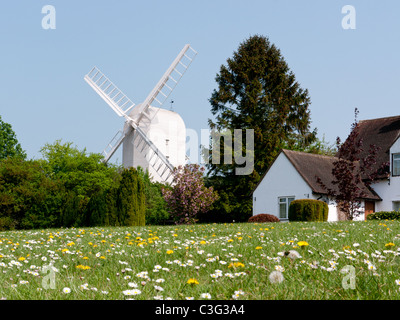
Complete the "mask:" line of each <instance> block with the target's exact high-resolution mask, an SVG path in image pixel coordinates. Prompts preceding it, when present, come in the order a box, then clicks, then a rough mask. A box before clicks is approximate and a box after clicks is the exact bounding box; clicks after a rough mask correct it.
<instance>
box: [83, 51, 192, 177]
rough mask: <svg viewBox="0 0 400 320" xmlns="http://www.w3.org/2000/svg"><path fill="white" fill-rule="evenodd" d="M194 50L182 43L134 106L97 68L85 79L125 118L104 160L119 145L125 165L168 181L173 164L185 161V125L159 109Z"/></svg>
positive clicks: (170, 113) (176, 116)
mask: <svg viewBox="0 0 400 320" xmlns="http://www.w3.org/2000/svg"><path fill="white" fill-rule="evenodd" d="M196 55H197V52H196V51H195V50H194V49H192V48H191V47H190V45H189V44H187V45H185V46H184V47H183V49H182V51H181V52H180V53H179V54H178V56H177V57H176V58H175V60H174V61H173V62H172V64H171V66H170V67H169V68H168V70H167V71H166V72H165V73H164V75H163V76H162V78H161V79H160V81H159V82H158V83H157V85H156V86H155V87H154V88H153V90H152V91H151V92H150V94H149V95H148V96H147V98H146V99H145V100H144V101H143V102H142V103H140V104H137V105H135V104H134V103H133V102H132V101H131V100H130V99H129V98H128V97H127V96H126V95H125V94H124V93H122V91H121V90H120V89H118V88H117V86H116V85H115V84H114V83H112V82H111V81H110V80H109V79H108V78H107V77H106V76H105V75H104V74H103V73H102V72H101V71H100V70H99V69H98V68H97V67H94V68H93V69H92V70H91V71H90V72H89V73H88V74H87V75H85V77H84V79H85V81H86V82H87V83H88V84H89V85H90V86H91V87H92V88H93V89H94V91H96V92H97V93H98V94H99V95H100V97H101V98H103V100H104V101H105V102H106V103H107V104H108V105H109V106H110V107H111V108H112V109H113V110H114V111H115V112H116V114H117V115H118V116H120V117H124V118H125V124H124V127H123V129H122V130H119V131H118V132H117V134H116V135H115V136H114V138H113V139H112V140H111V142H110V143H109V144H108V145H107V147H106V148H105V149H104V151H103V154H104V161H105V162H107V161H109V159H110V158H111V157H112V155H113V154H114V153H115V151H117V149H118V148H119V147H120V146H121V144H122V163H123V165H124V167H125V168H129V167H138V166H141V167H142V168H143V169H144V170H146V169H147V170H149V173H150V176H151V177H153V179H154V180H155V181H159V182H170V181H171V180H172V171H173V169H174V167H176V166H179V165H184V164H185V162H186V159H185V153H186V150H185V149H186V148H185V144H186V127H185V124H184V122H183V120H182V118H181V117H180V116H179V114H177V113H176V112H173V111H170V110H166V109H161V106H162V105H163V103H164V102H165V100H166V99H167V98H168V97H169V95H170V94H171V92H172V91H173V90H174V88H175V86H176V85H177V84H178V82H179V80H180V79H181V78H182V76H183V75H184V73H185V72H186V70H187V69H188V67H189V66H190V64H191V63H192V61H193V59H194V58H195V56H196Z"/></svg>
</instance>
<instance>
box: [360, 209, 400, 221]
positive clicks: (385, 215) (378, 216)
mask: <svg viewBox="0 0 400 320" xmlns="http://www.w3.org/2000/svg"><path fill="white" fill-rule="evenodd" d="M367 220H400V212H399V211H379V212H374V213H371V214H369V215H367Z"/></svg>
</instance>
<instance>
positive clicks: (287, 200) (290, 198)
mask: <svg viewBox="0 0 400 320" xmlns="http://www.w3.org/2000/svg"><path fill="white" fill-rule="evenodd" d="M295 199H296V197H295V196H283V197H278V218H279V219H280V220H288V219H289V206H290V203H291V202H292V201H293V200H295ZM282 200H283V201H282ZM281 205H285V215H286V216H285V217H282V216H281Z"/></svg>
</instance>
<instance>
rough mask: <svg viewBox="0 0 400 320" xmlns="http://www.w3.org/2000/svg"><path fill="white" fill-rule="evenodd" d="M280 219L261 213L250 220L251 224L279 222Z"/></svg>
mask: <svg viewBox="0 0 400 320" xmlns="http://www.w3.org/2000/svg"><path fill="white" fill-rule="evenodd" d="M279 221H280V220H279V218H278V217H276V216H274V215H272V214H268V213H259V214H256V215H254V216H251V217H250V218H249V222H279Z"/></svg>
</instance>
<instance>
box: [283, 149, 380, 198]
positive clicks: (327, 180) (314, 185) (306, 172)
mask: <svg viewBox="0 0 400 320" xmlns="http://www.w3.org/2000/svg"><path fill="white" fill-rule="evenodd" d="M282 152H283V153H284V154H285V156H286V157H287V158H288V159H289V161H290V162H291V163H292V165H293V166H294V167H295V169H296V170H297V171H298V173H299V174H300V175H301V176H302V177H303V179H304V180H305V181H306V182H307V184H308V185H309V186H310V188H311V190H312V191H313V192H314V193H316V194H327V192H326V190H325V189H324V188H323V187H322V186H321V185H320V184H319V183H318V182H317V178H316V177H317V176H318V177H319V178H320V179H321V181H322V182H323V184H324V185H325V186H326V187H328V188H330V189H332V190H337V186H336V185H334V184H332V180H334V177H333V175H332V169H333V162H334V161H335V160H336V159H337V158H335V157H330V156H323V155H318V154H312V153H305V152H299V151H291V150H286V149H283V150H282ZM360 188H361V189H362V190H363V191H364V192H365V194H366V196H365V197H364V199H370V200H381V198H380V197H379V196H378V195H377V194H376V193H375V192H374V191H373V190H371V189H370V188H367V187H366V186H365V185H364V184H363V185H361V186H360Z"/></svg>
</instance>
